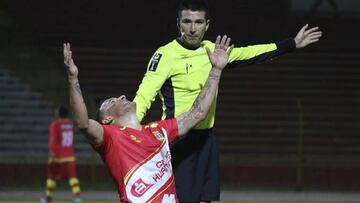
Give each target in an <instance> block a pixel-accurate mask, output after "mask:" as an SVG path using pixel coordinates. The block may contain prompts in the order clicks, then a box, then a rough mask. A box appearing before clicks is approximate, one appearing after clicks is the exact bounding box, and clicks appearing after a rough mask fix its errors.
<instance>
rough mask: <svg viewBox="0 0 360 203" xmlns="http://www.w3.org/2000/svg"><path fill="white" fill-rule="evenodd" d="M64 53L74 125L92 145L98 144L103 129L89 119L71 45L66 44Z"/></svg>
mask: <svg viewBox="0 0 360 203" xmlns="http://www.w3.org/2000/svg"><path fill="white" fill-rule="evenodd" d="M63 52H64V64H65V67H66V72H67V75H68V81H69V87H70V110H71V112H72V114H73V120H74V123H75V125H76V126H77V127H78V128H79V129H80V130H81V131H82V132H83V133H84V134H85V137H86V139H87V140H88V141H89V142H90V144H93V145H95V144H98V143H100V142H101V141H102V138H103V128H102V127H101V125H100V124H99V123H98V122H96V121H94V120H91V119H89V117H88V112H87V109H86V106H85V102H84V99H83V96H82V93H81V89H80V84H79V79H78V74H79V70H78V68H77V67H76V65H75V63H74V60H73V58H72V51H71V48H70V43H66V44H64V50H63Z"/></svg>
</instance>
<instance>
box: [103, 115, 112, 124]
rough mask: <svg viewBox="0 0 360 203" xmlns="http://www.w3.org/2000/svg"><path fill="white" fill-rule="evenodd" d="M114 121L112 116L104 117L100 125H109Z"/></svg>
mask: <svg viewBox="0 0 360 203" xmlns="http://www.w3.org/2000/svg"><path fill="white" fill-rule="evenodd" d="M113 121H114V118H113V117H112V116H106V117H105V118H104V119H103V120H102V121H101V123H102V124H104V125H109V124H111V123H112V122H113Z"/></svg>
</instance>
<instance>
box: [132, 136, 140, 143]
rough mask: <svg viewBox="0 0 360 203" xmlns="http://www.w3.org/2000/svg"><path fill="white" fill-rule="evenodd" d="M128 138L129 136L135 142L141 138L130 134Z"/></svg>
mask: <svg viewBox="0 0 360 203" xmlns="http://www.w3.org/2000/svg"><path fill="white" fill-rule="evenodd" d="M130 138H131V140H132V141H134V142H137V143H140V142H141V140H140V139H139V138H137V137H135V135H130Z"/></svg>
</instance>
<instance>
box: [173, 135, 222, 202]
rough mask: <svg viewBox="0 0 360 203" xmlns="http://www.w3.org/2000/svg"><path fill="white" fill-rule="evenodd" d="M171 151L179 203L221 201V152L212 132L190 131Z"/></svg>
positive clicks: (174, 144)
mask: <svg viewBox="0 0 360 203" xmlns="http://www.w3.org/2000/svg"><path fill="white" fill-rule="evenodd" d="M170 149H171V153H172V165H173V168H174V171H175V184H176V192H177V194H178V197H179V200H180V202H200V201H218V200H220V181H219V152H218V144H217V140H216V137H215V135H214V134H213V132H212V130H211V129H206V130H191V131H190V132H189V133H188V134H187V136H186V137H184V138H183V139H180V140H178V141H176V142H174V143H172V144H171V145H170Z"/></svg>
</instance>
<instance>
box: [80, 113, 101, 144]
mask: <svg viewBox="0 0 360 203" xmlns="http://www.w3.org/2000/svg"><path fill="white" fill-rule="evenodd" d="M82 132H83V133H84V134H85V137H86V139H87V141H88V142H89V143H90V144H92V145H96V144H99V143H101V142H102V140H103V136H104V129H103V127H102V126H101V125H100V123H98V122H97V121H95V120H92V119H89V126H88V127H87V128H86V129H82Z"/></svg>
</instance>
